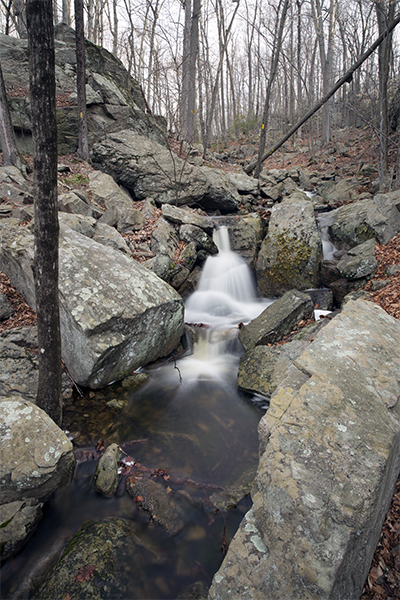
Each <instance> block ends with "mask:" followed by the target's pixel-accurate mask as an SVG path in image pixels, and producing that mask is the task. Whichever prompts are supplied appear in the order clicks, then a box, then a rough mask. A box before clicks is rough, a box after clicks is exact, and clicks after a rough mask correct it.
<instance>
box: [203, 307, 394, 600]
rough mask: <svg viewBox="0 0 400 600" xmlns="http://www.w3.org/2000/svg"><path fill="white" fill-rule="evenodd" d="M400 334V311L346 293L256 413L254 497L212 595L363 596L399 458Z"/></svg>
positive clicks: (222, 598)
mask: <svg viewBox="0 0 400 600" xmlns="http://www.w3.org/2000/svg"><path fill="white" fill-rule="evenodd" d="M399 346H400V324H399V322H398V321H396V320H395V319H393V318H392V317H390V316H389V315H388V314H387V313H385V312H384V311H383V310H382V309H381V308H379V307H377V306H376V305H374V304H372V303H370V302H366V301H363V300H358V301H356V302H354V301H353V302H352V301H349V302H347V303H346V305H345V307H344V309H343V310H342V313H341V314H340V315H338V316H337V317H335V319H333V320H332V321H331V322H330V323H329V324H328V325H327V326H325V327H324V328H323V329H322V330H321V331H320V333H319V334H318V335H317V337H316V338H315V340H314V342H313V343H312V344H310V345H309V346H308V348H307V349H306V350H305V351H304V352H303V353H302V354H301V355H300V357H298V358H297V359H296V360H295V362H294V365H295V367H297V368H298V369H300V371H301V372H302V373H303V374H306V375H307V378H306V380H305V381H304V382H303V384H302V385H301V387H300V388H298V389H297V390H296V389H293V387H291V386H285V384H284V383H283V384H282V385H281V386H279V387H278V388H277V390H276V391H275V393H274V395H273V397H272V398H271V404H270V408H269V410H268V412H267V413H266V415H265V416H264V417H263V418H262V420H261V422H260V426H259V431H260V441H261V445H260V450H261V457H260V462H259V467H258V473H257V478H256V485H255V487H254V489H253V491H252V498H253V508H252V510H251V511H250V512H248V513H247V515H246V518H245V519H244V521H243V522H242V524H241V526H240V528H239V531H238V532H237V534H236V535H235V537H234V539H233V541H232V543H231V545H230V548H229V550H228V554H227V556H226V558H225V559H224V562H223V564H222V567H221V568H220V570H219V571H218V572H217V574H216V575H215V576H214V580H213V585H212V587H211V590H210V594H209V598H210V599H211V600H217V599H218V600H225V599H227V598H232V597H237V598H252V599H257V600H258V599H259V600H261V599H263V600H264V599H266V598H268V599H271V600H275V599H276V600H277V599H280V600H281V599H282V598H283V597H284V598H302V599H303V598H309V599H310V600H311V599H315V600H321V599H324V598H326V599H328V598H340V597H345V598H359V597H360V594H361V591H362V587H363V584H364V581H365V577H366V575H367V573H368V570H369V568H370V563H371V558H372V555H373V553H374V550H375V547H376V544H377V540H378V538H379V534H380V532H381V527H382V523H383V520H384V518H385V514H386V511H387V508H388V506H389V504H390V501H391V499H392V495H393V490H394V487H395V483H396V480H397V477H398V472H399V468H400V458H399V457H400V453H399V449H400V408H399V403H400V386H399V374H400V358H399V354H398V351H397V349H398V347H399ZM294 556H296V560H293V557H294Z"/></svg>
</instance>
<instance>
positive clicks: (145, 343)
mask: <svg viewBox="0 0 400 600" xmlns="http://www.w3.org/2000/svg"><path fill="white" fill-rule="evenodd" d="M1 242H2V243H1V248H0V250H1V254H0V265H1V269H2V270H3V271H4V272H5V273H7V274H8V276H9V277H10V279H11V280H12V281H13V283H14V285H15V286H16V287H17V289H19V290H20V291H21V293H22V294H23V295H24V297H25V299H26V300H27V302H28V304H30V306H32V307H34V306H35V295H34V285H33V273H32V263H33V235H32V234H31V233H30V232H29V231H28V230H27V229H26V228H24V227H17V228H15V229H12V228H7V229H3V230H2V240H1ZM59 284H60V319H61V338H62V348H63V358H64V360H65V363H66V365H67V368H68V370H69V372H70V374H71V376H72V378H73V379H74V380H75V381H76V382H77V383H78V384H79V385H82V386H88V387H93V388H98V387H102V386H104V385H107V384H108V383H110V382H112V381H116V380H119V379H123V378H124V377H125V376H127V375H129V374H130V373H131V372H132V371H134V370H135V369H136V368H137V367H139V366H141V365H145V364H147V363H148V362H150V361H152V360H155V359H156V358H158V357H160V356H165V355H167V354H168V353H169V352H171V351H172V350H173V349H174V348H175V347H176V346H177V344H178V343H179V339H180V336H181V335H182V333H183V329H184V325H183V303H182V299H181V298H180V296H179V295H178V294H177V293H176V292H175V291H174V290H173V289H172V288H171V287H170V286H168V285H167V284H166V283H164V282H163V281H161V280H160V279H159V278H158V277H156V276H155V275H154V274H153V273H151V272H150V271H149V270H148V269H145V268H144V267H142V265H140V264H139V263H137V262H136V261H135V260H133V259H131V258H129V257H127V256H126V255H124V254H123V253H122V252H117V251H115V250H113V249H111V248H109V247H106V246H103V245H101V244H98V243H97V242H94V241H93V240H91V239H89V238H87V237H85V236H83V235H80V234H79V233H77V232H75V231H73V230H72V229H70V228H68V227H65V226H63V225H61V233H60V275H59Z"/></svg>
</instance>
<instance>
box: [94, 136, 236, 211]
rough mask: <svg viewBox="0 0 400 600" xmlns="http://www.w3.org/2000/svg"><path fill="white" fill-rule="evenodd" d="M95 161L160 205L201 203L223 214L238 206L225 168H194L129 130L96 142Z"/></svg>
mask: <svg viewBox="0 0 400 600" xmlns="http://www.w3.org/2000/svg"><path fill="white" fill-rule="evenodd" d="M92 160H93V164H94V165H95V166H96V165H97V166H98V168H102V169H103V170H104V171H106V172H107V173H108V174H110V175H112V176H113V178H114V179H115V180H116V181H117V182H118V183H120V184H122V185H124V186H125V187H126V188H128V190H130V191H131V192H132V193H133V195H134V197H135V198H136V199H138V200H141V199H144V198H146V197H148V196H150V197H151V198H153V199H154V200H155V201H156V202H157V203H160V204H173V205H176V206H183V205H188V206H193V205H198V206H201V207H202V208H205V209H219V210H220V211H221V212H224V213H226V212H231V211H236V210H237V208H238V204H239V195H238V193H237V191H236V189H235V187H234V186H233V185H232V184H231V183H230V181H229V180H228V178H227V176H226V175H225V174H224V173H223V171H219V170H218V169H210V168H207V167H194V166H193V165H190V164H188V163H186V162H185V161H183V160H182V159H181V158H179V157H178V156H176V155H175V154H173V153H172V152H171V151H170V150H168V149H167V148H165V147H164V146H161V145H160V144H157V143H155V142H152V141H150V140H149V139H147V138H145V137H143V136H141V135H138V134H136V133H134V132H133V131H130V130H125V131H120V132H119V133H113V134H110V135H107V136H105V137H103V138H102V139H101V140H100V141H99V142H98V143H96V144H94V146H93V150H92Z"/></svg>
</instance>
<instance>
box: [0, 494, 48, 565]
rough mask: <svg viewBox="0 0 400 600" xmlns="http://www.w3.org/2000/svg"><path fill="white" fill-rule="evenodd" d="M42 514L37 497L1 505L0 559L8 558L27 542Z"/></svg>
mask: <svg viewBox="0 0 400 600" xmlns="http://www.w3.org/2000/svg"><path fill="white" fill-rule="evenodd" d="M41 516H42V509H41V506H40V502H39V501H38V500H36V499H35V498H27V499H26V500H15V501H14V502H8V503H7V504H2V505H1V506H0V560H1V561H3V560H6V559H7V558H10V557H11V556H14V555H15V554H17V552H18V551H19V550H20V549H21V548H22V546H23V545H24V544H25V542H26V540H27V538H28V537H29V536H30V534H31V533H32V532H33V530H34V528H35V526H36V523H37V522H38V521H39V519H40V518H41Z"/></svg>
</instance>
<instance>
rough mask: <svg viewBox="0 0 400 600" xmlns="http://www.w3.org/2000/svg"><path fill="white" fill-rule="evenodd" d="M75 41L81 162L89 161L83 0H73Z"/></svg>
mask: <svg viewBox="0 0 400 600" xmlns="http://www.w3.org/2000/svg"><path fill="white" fill-rule="evenodd" d="M75 40H76V88H77V95H78V135H79V146H78V154H79V156H80V157H81V158H82V159H83V160H86V161H87V160H89V146H88V132H87V119H86V56H85V31H84V20H83V0H75Z"/></svg>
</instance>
